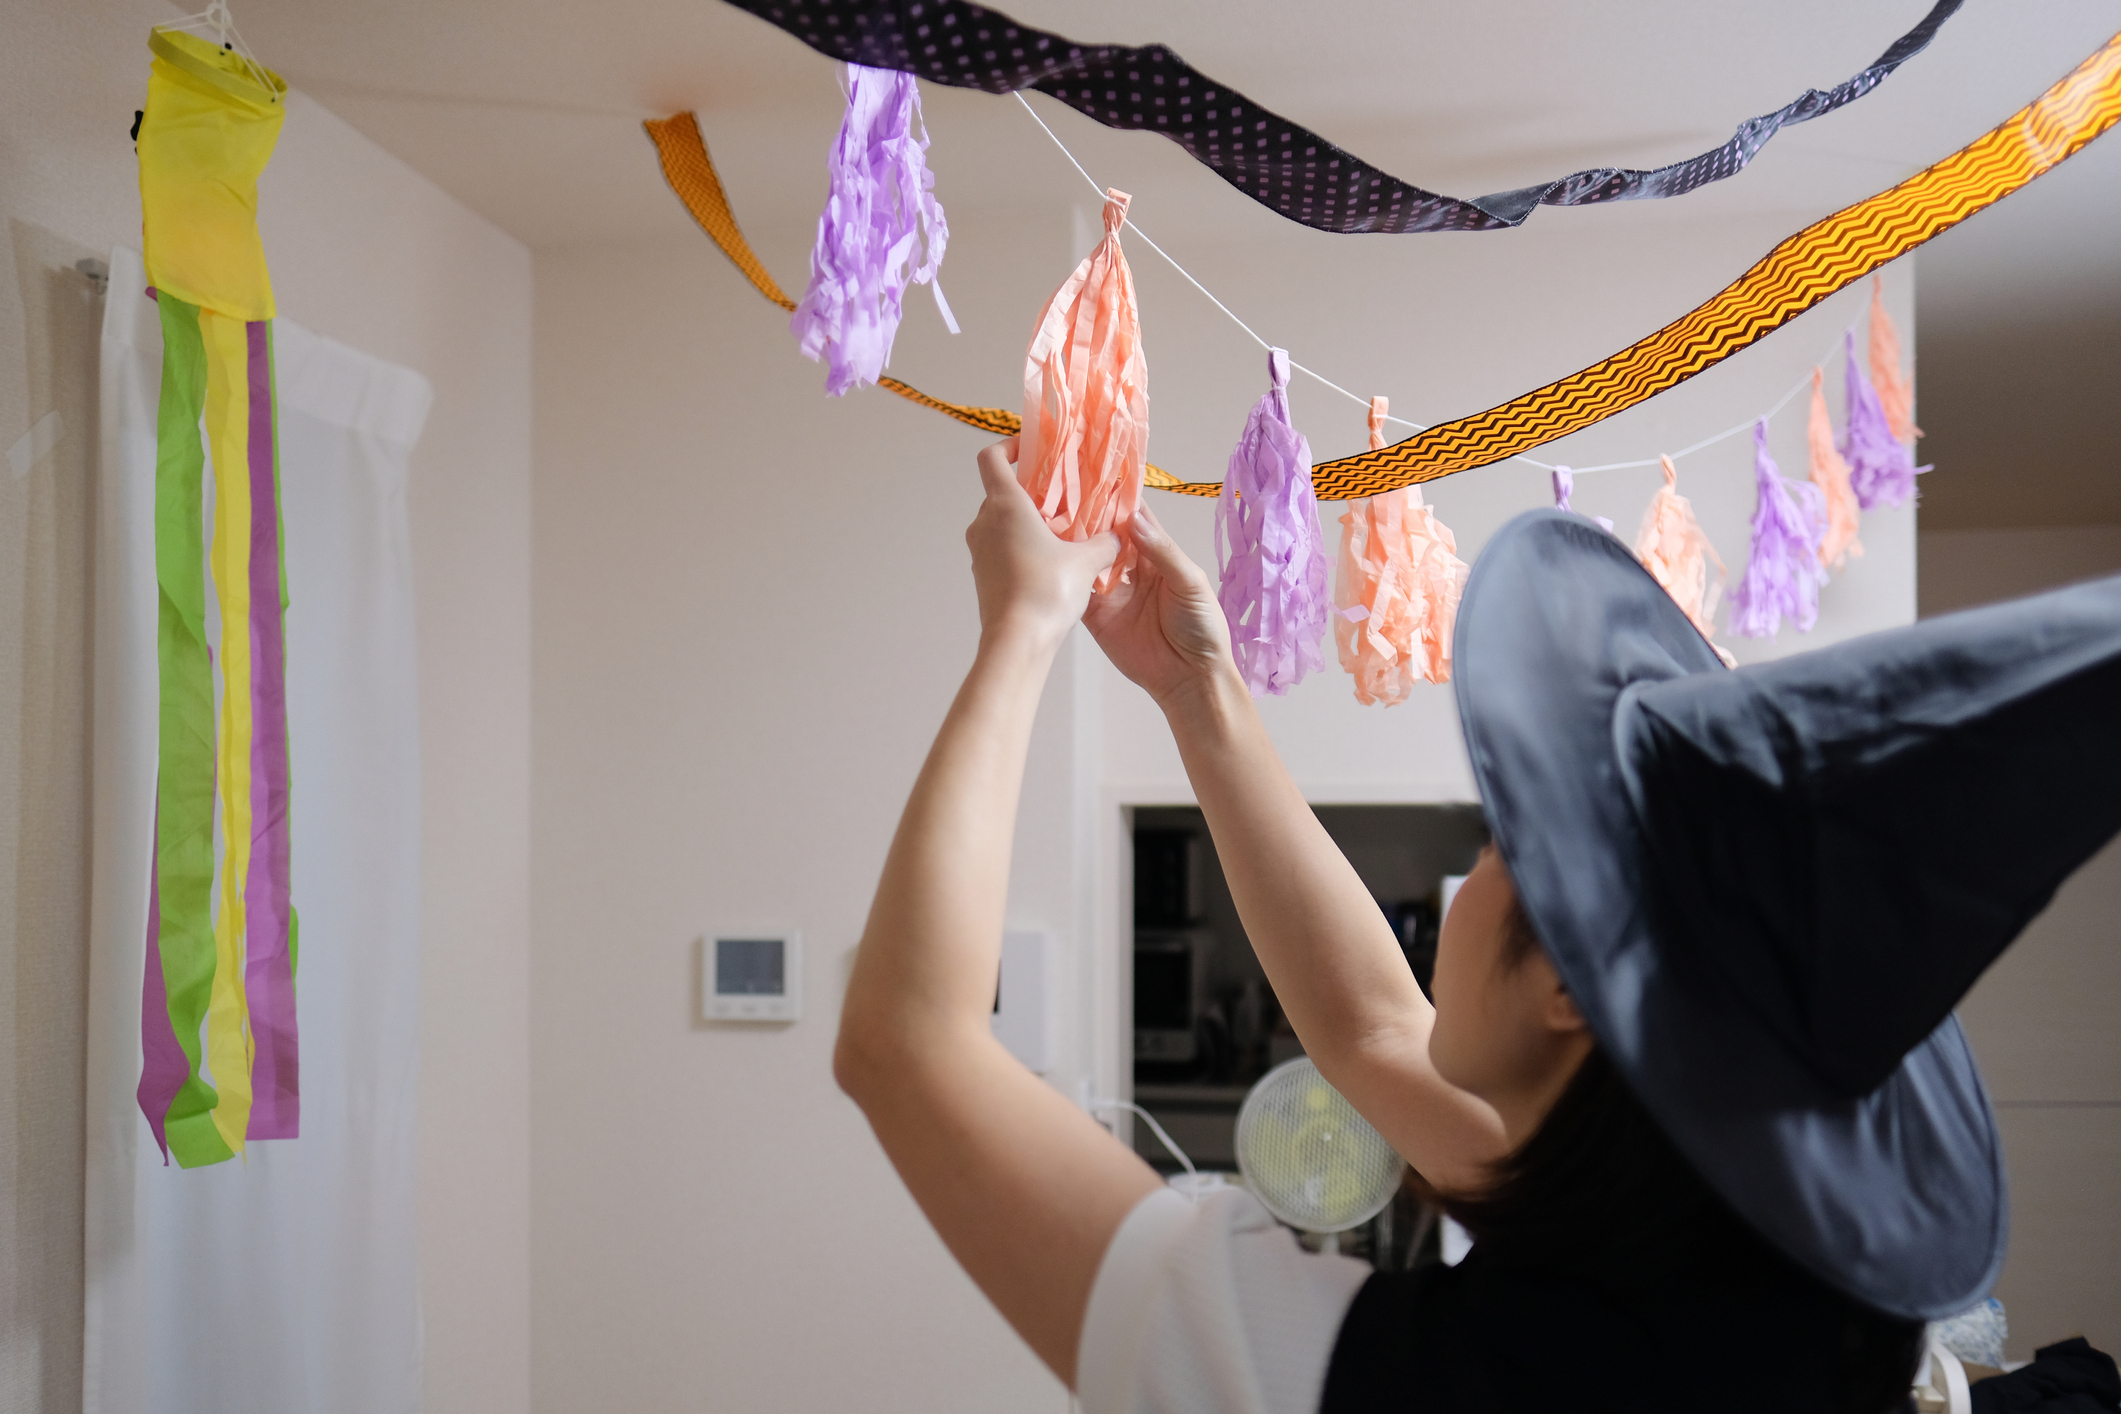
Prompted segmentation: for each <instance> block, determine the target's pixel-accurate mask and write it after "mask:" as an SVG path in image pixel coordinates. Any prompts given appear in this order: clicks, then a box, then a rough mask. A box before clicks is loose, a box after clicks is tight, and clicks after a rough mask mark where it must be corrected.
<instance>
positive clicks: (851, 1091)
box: [832, 1007, 881, 1108]
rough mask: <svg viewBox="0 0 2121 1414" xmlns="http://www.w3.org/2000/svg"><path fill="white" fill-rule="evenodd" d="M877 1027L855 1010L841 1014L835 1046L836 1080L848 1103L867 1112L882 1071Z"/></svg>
mask: <svg viewBox="0 0 2121 1414" xmlns="http://www.w3.org/2000/svg"><path fill="white" fill-rule="evenodd" d="M875 1031H876V1027H875V1026H874V1024H873V1023H871V1022H870V1021H869V1020H868V1019H867V1018H866V1017H864V1016H863V1015H862V1013H861V1012H860V1011H859V1010H857V1009H854V1008H852V1007H850V1008H848V1009H847V1010H845V1011H843V1012H841V1013H840V1031H839V1037H838V1039H837V1040H835V1041H834V1042H833V1045H832V1079H833V1082H834V1083H835V1084H837V1085H838V1086H839V1087H840V1090H841V1091H842V1093H844V1094H845V1095H846V1096H847V1098H848V1099H850V1100H852V1101H854V1103H855V1104H856V1105H858V1106H862V1107H863V1108H867V1097H868V1094H869V1092H870V1091H871V1089H872V1088H873V1087H874V1085H875V1083H876V1073H877V1070H878V1068H879V1064H878V1052H879V1050H880V1049H881V1048H880V1047H879V1046H878V1044H877V1041H876V1036H875Z"/></svg>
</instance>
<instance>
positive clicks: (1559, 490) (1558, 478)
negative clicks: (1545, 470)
mask: <svg viewBox="0 0 2121 1414" xmlns="http://www.w3.org/2000/svg"><path fill="white" fill-rule="evenodd" d="M1574 494H1576V473H1575V472H1573V471H1570V470H1569V469H1568V468H1567V467H1565V466H1557V467H1555V468H1554V509H1555V510H1557V511H1567V512H1568V513H1569V514H1570V515H1572V516H1583V518H1584V519H1585V520H1595V521H1597V522H1598V523H1599V524H1600V525H1601V526H1603V527H1605V531H1606V533H1607V534H1608V535H1610V534H1612V531H1613V522H1611V521H1609V520H1607V519H1606V518H1605V517H1604V516H1593V515H1584V513H1583V512H1582V511H1579V510H1577V509H1576V508H1575V507H1574V506H1572V505H1570V504H1569V497H1571V496H1573V495H1574Z"/></svg>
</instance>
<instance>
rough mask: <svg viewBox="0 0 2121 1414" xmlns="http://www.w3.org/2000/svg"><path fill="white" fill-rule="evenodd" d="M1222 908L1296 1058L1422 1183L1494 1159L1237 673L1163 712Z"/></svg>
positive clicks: (1486, 1133)
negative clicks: (1288, 1028) (1212, 859)
mask: <svg viewBox="0 0 2121 1414" xmlns="http://www.w3.org/2000/svg"><path fill="white" fill-rule="evenodd" d="M1163 706H1164V712H1165V716H1166V718H1167V720H1168V721H1169V722H1170V725H1171V732H1172V736H1173V738H1174V739H1175V740H1176V741H1177V743H1178V749H1179V755H1180V757H1181V758H1182V759H1183V760H1184V762H1185V766H1186V774H1187V776H1188V778H1189V779H1191V781H1192V783H1193V790H1194V794H1195V796H1196V798H1197V799H1198V800H1199V801H1200V806H1201V812H1202V814H1203V815H1205V816H1206V817H1207V821H1208V828H1209V831H1210V832H1211V833H1212V834H1213V835H1214V838H1215V849H1216V853H1217V855H1218V857H1219V858H1220V860H1221V862H1222V869H1223V875H1224V877H1225V878H1226V879H1227V880H1228V881H1229V885H1230V893H1231V897H1232V898H1233V900H1234V901H1235V902H1236V904H1237V912H1238V916H1239V918H1240V919H1241V920H1242V922H1243V924H1244V928H1245V933H1246V936H1247V937H1248V938H1249V939H1250V941H1251V943H1252V947H1253V950H1254V951H1255V952H1256V953H1257V954H1258V956H1259V960H1260V965H1261V966H1262V967H1263V968H1264V969H1265V970H1266V974H1267V980H1268V981H1269V983H1271V984H1272V985H1273V988H1274V995H1275V998H1276V1000H1277V1001H1279V1002H1280V1004H1281V1006H1282V1009H1283V1010H1284V1011H1285V1012H1286V1013H1287V1015H1288V1017H1289V1021H1290V1023H1291V1025H1293V1026H1294V1027H1295V1029H1296V1034H1297V1036H1298V1037H1299V1038H1301V1039H1302V1041H1303V1043H1304V1049H1305V1051H1306V1052H1307V1053H1308V1054H1309V1055H1310V1056H1311V1058H1312V1060H1313V1061H1314V1062H1315V1063H1316V1064H1317V1065H1318V1067H1319V1070H1320V1071H1321V1072H1322V1073H1323V1074H1324V1075H1325V1076H1326V1078H1327V1079H1328V1080H1329V1081H1331V1082H1332V1083H1333V1084H1334V1085H1336V1086H1337V1087H1339V1088H1340V1089H1341V1091H1342V1092H1343V1093H1345V1094H1346V1095H1347V1096H1348V1098H1349V1100H1350V1101H1351V1102H1353V1103H1354V1104H1355V1106H1356V1108H1357V1109H1359V1110H1360V1111H1362V1113H1363V1114H1364V1115H1365V1116H1366V1117H1368V1118H1369V1119H1370V1120H1371V1122H1372V1123H1374V1124H1376V1125H1377V1127H1378V1128H1379V1129H1380V1130H1381V1131H1383V1133H1384V1134H1385V1137H1386V1138H1387V1139H1388V1140H1389V1141H1391V1142H1392V1144H1393V1145H1394V1146H1395V1147H1397V1148H1398V1149H1399V1151H1400V1152H1401V1153H1402V1154H1404V1155H1406V1157H1407V1159H1408V1160H1409V1162H1411V1163H1413V1164H1414V1165H1415V1167H1416V1168H1417V1169H1419V1170H1421V1172H1422V1173H1423V1174H1424V1176H1426V1177H1427V1178H1428V1179H1429V1180H1430V1181H1431V1182H1433V1183H1436V1184H1438V1185H1440V1186H1443V1187H1468V1186H1472V1185H1474V1184H1477V1183H1478V1182H1480V1181H1481V1180H1482V1177H1483V1173H1484V1166H1485V1165H1486V1164H1487V1163H1489V1162H1490V1161H1492V1160H1493V1159H1495V1158H1496V1157H1498V1156H1499V1155H1500V1153H1501V1151H1502V1147H1503V1140H1502V1127H1501V1121H1500V1119H1499V1117H1497V1116H1496V1114H1495V1112H1494V1111H1493V1110H1492V1109H1491V1108H1490V1107H1488V1106H1487V1105H1486V1104H1484V1103H1482V1102H1481V1101H1480V1100H1478V1099H1476V1098H1475V1097H1473V1096H1471V1095H1468V1094H1466V1093H1465V1092H1463V1091H1461V1090H1458V1089H1457V1088H1455V1087H1453V1086H1451V1085H1449V1084H1447V1083H1446V1082H1445V1081H1444V1080H1443V1079H1442V1077H1440V1076H1438V1075H1437V1074H1436V1072H1435V1068H1434V1066H1433V1065H1431V1064H1430V1062H1429V1058H1428V1037H1429V1029H1430V1026H1431V1024H1432V1022H1433V1020H1434V1017H1435V1010H1434V1008H1432V1007H1431V1006H1430V1005H1429V1001H1428V999H1427V998H1426V997H1424V996H1423V995H1422V992H1421V988H1420V987H1419V986H1418V985H1416V983H1415V981H1414V975H1413V972H1412V971H1411V970H1410V969H1409V968H1408V966H1407V963H1406V958H1405V955H1404V954H1403V953H1402V952H1401V951H1400V947H1399V942H1398V939H1396V938H1395V937H1394V936H1393V934H1392V929H1391V926H1390V925H1389V924H1388V923H1387V922H1386V921H1385V918H1384V915H1383V913H1382V911H1381V910H1379V908H1378V906H1377V903H1376V901H1375V900H1374V899H1373V898H1371V896H1370V891H1369V889H1368V888H1367V887H1365V886H1364V884H1363V882H1362V880H1361V879H1360V878H1359V877H1358V876H1357V875H1356V873H1355V870H1354V868H1353V867H1352V866H1351V865H1350V864H1349V863H1348V861H1347V858H1346V856H1344V855H1343V854H1342V853H1341V852H1340V849H1339V847H1338V846H1337V845H1335V844H1334V843H1333V840H1332V837H1331V836H1329V835H1328V834H1327V833H1326V831H1325V827H1324V826H1323V825H1321V824H1320V823H1319V821H1318V817H1317V816H1316V815H1315V814H1313V813H1312V811H1311V808H1310V805H1309V804H1308V803H1307V802H1306V801H1305V800H1304V798H1303V792H1302V791H1301V790H1299V789H1298V788H1297V785H1296V782H1295V781H1294V780H1293V779H1292V778H1291V777H1290V775H1289V772H1288V769H1287V768H1286V767H1285V766H1284V765H1283V764H1282V761H1281V756H1280V753H1279V752H1277V751H1276V750H1275V749H1274V744H1273V742H1272V741H1271V740H1270V739H1269V737H1268V736H1267V730H1266V726H1265V724H1264V723H1263V722H1262V721H1261V720H1260V717H1259V713H1258V711H1257V710H1256V709H1255V708H1254V706H1253V704H1252V699H1251V697H1250V695H1249V694H1248V693H1247V692H1246V691H1245V688H1244V685H1243V683H1242V682H1240V681H1239V680H1238V679H1237V677H1236V675H1235V673H1231V672H1224V673H1216V674H1211V675H1206V676H1203V677H1202V678H1200V679H1199V680H1198V681H1197V683H1194V684H1189V685H1188V686H1187V688H1186V689H1185V690H1183V691H1181V692H1177V693H1173V694H1171V695H1170V696H1169V697H1168V698H1167V699H1166V700H1165V702H1164V704H1163Z"/></svg>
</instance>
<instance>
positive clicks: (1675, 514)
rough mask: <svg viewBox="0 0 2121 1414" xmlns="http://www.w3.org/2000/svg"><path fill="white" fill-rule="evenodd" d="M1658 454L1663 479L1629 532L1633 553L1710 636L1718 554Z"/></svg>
mask: <svg viewBox="0 0 2121 1414" xmlns="http://www.w3.org/2000/svg"><path fill="white" fill-rule="evenodd" d="M1658 460H1659V461H1660V462H1661V463H1663V465H1664V485H1663V486H1661V487H1659V488H1658V490H1657V494H1656V495H1654V496H1652V497H1650V504H1649V506H1648V508H1647V509H1645V510H1644V511H1643V514H1642V529H1641V530H1640V531H1639V532H1638V533H1637V534H1636V536H1635V558H1637V559H1639V560H1641V561H1642V564H1643V568H1644V569H1647V570H1648V571H1649V572H1650V575H1651V577H1652V578H1654V579H1655V580H1656V581H1657V582H1658V583H1659V584H1661V585H1663V586H1664V591H1665V593H1667V594H1669V595H1671V596H1672V601H1673V602H1674V603H1676V604H1677V605H1678V606H1679V607H1680V608H1681V609H1684V610H1685V611H1686V616H1687V617H1688V618H1689V619H1692V620H1693V621H1694V627H1695V628H1698V629H1700V630H1701V636H1702V637H1703V638H1707V639H1714V638H1715V636H1716V602H1717V601H1718V600H1719V599H1721V598H1722V597H1723V580H1724V569H1723V557H1722V556H1721V555H1718V554H1717V553H1716V547H1715V546H1714V545H1711V544H1710V543H1709V537H1708V532H1706V531H1704V530H1703V529H1702V528H1701V522H1700V521H1698V520H1696V519H1695V518H1694V506H1693V503H1692V502H1690V501H1689V500H1687V498H1686V497H1684V496H1682V495H1680V494H1679V471H1678V468H1676V467H1674V466H1673V465H1672V459H1671V458H1670V457H1659V458H1658ZM1712 570H1713V574H1712V573H1711V571H1712ZM1712 646H1713V645H1712ZM1716 651H1717V652H1718V653H1722V652H1723V651H1724V650H1723V649H1721V648H1718V649H1717V650H1716Z"/></svg>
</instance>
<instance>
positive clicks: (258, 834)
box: [113, 30, 300, 1168]
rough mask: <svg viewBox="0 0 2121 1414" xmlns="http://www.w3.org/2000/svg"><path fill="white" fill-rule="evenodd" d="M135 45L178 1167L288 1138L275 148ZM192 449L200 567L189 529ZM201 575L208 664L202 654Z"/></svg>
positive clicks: (156, 956) (157, 949)
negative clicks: (270, 215) (153, 397)
mask: <svg viewBox="0 0 2121 1414" xmlns="http://www.w3.org/2000/svg"><path fill="white" fill-rule="evenodd" d="M148 44H149V48H150V50H151V51H152V52H153V54H154V64H153V67H152V69H151V70H150V73H149V77H148V86H147V107H146V109H145V112H144V116H143V118H142V120H141V124H140V133H139V153H140V197H141V205H142V209H143V215H144V218H145V224H144V232H145V237H146V239H145V256H146V263H147V273H148V278H149V279H150V280H151V281H152V282H153V284H154V286H155V295H156V302H157V306H158V308H159V310H160V313H161V322H162V339H163V363H162V395H161V410H160V413H159V415H158V429H157V445H156V454H155V575H156V580H157V582H158V584H159V585H160V591H161V610H160V615H159V619H160V626H159V628H158V630H157V661H158V664H159V668H160V709H159V729H158V730H159V756H160V763H159V768H158V775H157V778H156V809H155V837H154V860H153V873H152V876H151V878H150V880H149V892H148V914H147V948H146V962H145V969H144V976H143V979H142V987H141V1006H140V1023H141V1034H140V1042H141V1053H142V1060H143V1064H142V1069H141V1075H140V1086H139V1091H138V1098H139V1101H140V1108H141V1111H142V1112H143V1113H144V1114H145V1115H146V1116H147V1120H148V1123H149V1125H150V1126H151V1127H152V1128H153V1130H154V1133H155V1140H156V1142H157V1143H158V1144H160V1145H161V1146H162V1150H163V1154H164V1158H165V1161H167V1159H168V1157H170V1156H172V1155H173V1156H174V1157H175V1158H176V1160H177V1162H178V1163H179V1164H181V1165H183V1166H184V1167H185V1168H192V1167H195V1166H197V1165H200V1164H210V1163H217V1162H219V1161H221V1160H223V1159H227V1158H230V1157H232V1156H233V1155H235V1154H238V1153H241V1152H242V1150H243V1147H244V1145H245V1143H246V1142H247V1141H249V1140H252V1139H292V1138H294V1137H295V1134H296V1132H297V1130H298V1128H299V1124H300V1110H299V1085H298V1076H297V1059H298V1058H297V1034H296V1025H295V990H294V987H295V962H296V956H295V954H296V922H295V916H294V908H293V904H292V900H291V896H290V891H289V877H290V876H289V864H288V854H289V848H288V846H289V841H288V743H287V703H286V680H285V658H284V653H283V640H282V617H283V612H284V609H285V605H286V584H287V579H286V571H285V557H284V545H283V541H282V536H281V526H280V512H279V505H280V499H279V474H280V468H279V454H278V445H277V421H276V418H275V402H274V389H273V362H272V318H273V297H272V282H271V279H270V277H269V275H268V273H267V271H266V267H265V252H264V247H263V245H262V244H261V243H260V241H259V239H258V229H257V181H258V175H259V173H260V172H262V171H263V170H264V168H265V164H266V162H267V160H268V159H269V158H270V157H271V156H272V150H273V146H274V144H275V142H276V141H277V140H278V138H279V133H280V125H281V120H282V118H283V117H284V115H285V106H284V101H283V96H284V94H285V93H286V85H285V84H284V83H281V82H280V80H279V79H278V77H277V76H274V75H269V74H268V75H267V77H268V78H270V79H271V82H272V84H273V87H272V88H270V89H268V88H266V87H263V86H262V85H261V84H260V83H259V82H258V79H257V76H256V74H257V71H255V70H253V69H252V68H251V67H250V66H249V65H248V64H247V63H245V61H243V60H241V59H239V58H238V57H237V56H236V55H235V54H233V53H230V52H229V51H227V50H225V49H220V48H216V47H215V46H214V45H212V44H209V43H207V42H206V41H204V40H201V39H196V38H193V37H192V36H190V35H187V34H181V33H176V32H172V31H167V30H156V31H155V32H154V33H153V35H152V36H151V37H150V39H149V42H148ZM113 297H114V298H115V297H116V296H115V295H114V296H113ZM202 420H203V421H204V423H205V428H206V440H207V447H202V446H201V445H200V440H199V428H200V423H201V421H202ZM209 448H210V450H211V454H212V458H213V467H214V478H213V481H214V504H213V540H212V544H211V546H210V547H209V546H208V545H207V544H206V543H205V540H204V533H203V530H202V527H201V520H202V513H203V510H204V503H203V497H204V483H205V470H206V456H207V451H208V449H209ZM209 566H211V571H212V579H213V588H214V598H215V601H216V607H217V609H218V619H219V622H220V625H221V632H220V635H219V642H218V652H217V651H215V648H214V647H212V646H210V645H209V639H208V634H207V618H208V615H207V601H206V581H207V569H208V567H209ZM217 661H218V664H219V667H220V672H221V691H220V694H219V720H218V722H217V721H216V713H215V697H216V694H215V691H214V681H213V672H214V667H215V664H216V662H217ZM217 818H218V821H219V824H220V842H219V847H218V851H217V848H216V843H215V838H214V827H215V823H216V819H217ZM217 853H218V856H219V857H218V860H217V858H216V855H217ZM217 864H218V871H219V883H220V887H219V898H218V912H216V911H215V904H216V899H215V892H216V890H215V874H216V868H217ZM202 1030H203V1032H204V1044H203V1051H202V1043H201V1032H202ZM209 1074H210V1075H211V1080H209V1078H208V1076H209Z"/></svg>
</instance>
